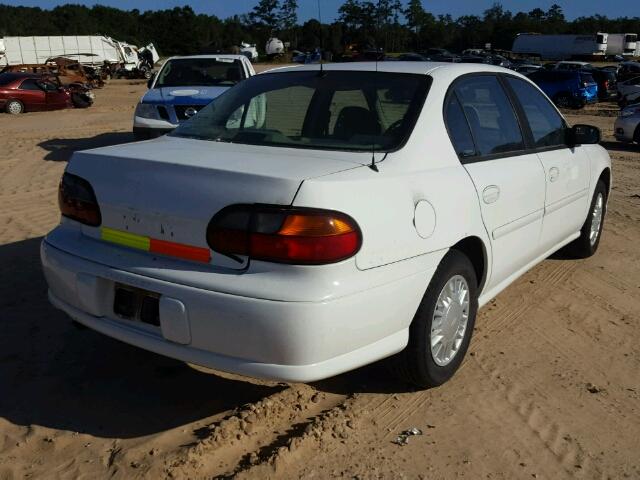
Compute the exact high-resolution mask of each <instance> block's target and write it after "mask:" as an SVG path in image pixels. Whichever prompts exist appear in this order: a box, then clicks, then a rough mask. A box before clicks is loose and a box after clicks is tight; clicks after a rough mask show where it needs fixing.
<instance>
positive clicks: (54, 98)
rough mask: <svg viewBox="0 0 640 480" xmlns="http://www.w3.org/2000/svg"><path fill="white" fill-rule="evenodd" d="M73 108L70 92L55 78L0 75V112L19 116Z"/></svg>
mask: <svg viewBox="0 0 640 480" xmlns="http://www.w3.org/2000/svg"><path fill="white" fill-rule="evenodd" d="M70 107H73V103H72V101H71V92H70V91H69V90H68V89H66V88H64V87H63V86H62V85H61V84H60V82H59V81H58V79H57V78H56V77H55V76H48V75H37V74H33V73H2V74H0V111H1V110H3V109H4V111H5V112H7V113H12V114H16V115H17V114H19V113H23V112H35V111H39V110H59V109H62V108H70Z"/></svg>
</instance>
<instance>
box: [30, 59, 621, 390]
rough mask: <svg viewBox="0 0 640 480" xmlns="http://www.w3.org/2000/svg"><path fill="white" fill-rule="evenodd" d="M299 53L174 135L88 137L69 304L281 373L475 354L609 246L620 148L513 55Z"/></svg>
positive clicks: (72, 199) (232, 367) (58, 289)
mask: <svg viewBox="0 0 640 480" xmlns="http://www.w3.org/2000/svg"><path fill="white" fill-rule="evenodd" d="M323 68H324V69H323V70H320V69H319V66H317V65H314V66H311V65H310V66H303V67H292V68H284V69H279V70H276V71H272V72H268V73H264V74H260V75H257V76H255V77H252V78H250V79H248V80H247V81H245V82H242V83H240V84H238V85H237V86H235V87H233V88H231V89H230V90H228V91H227V92H225V93H224V94H222V95H221V96H220V97H219V98H218V99H217V100H215V101H214V102H213V103H212V104H211V105H209V106H208V107H206V108H204V109H203V110H202V111H201V112H200V113H199V114H198V115H197V116H195V117H193V118H192V119H191V120H189V121H188V122H185V123H184V124H182V125H180V127H178V129H177V130H175V131H174V132H173V133H171V134H169V135H168V136H165V137H162V138H158V139H155V140H151V141H146V142H140V143H133V144H128V145H121V146H114V147H107V148H100V149H95V150H89V151H85V152H78V153H76V154H75V155H74V156H73V158H72V160H71V161H70V163H69V165H68V166H67V169H66V172H65V174H64V176H63V178H62V181H61V184H60V192H59V199H60V208H61V211H62V221H61V224H60V225H59V226H58V227H57V228H55V229H54V230H53V231H52V232H51V233H49V234H48V235H47V237H46V238H45V240H44V241H43V242H42V248H41V256H42V263H43V266H44V272H45V275H46V278H47V281H48V284H49V298H50V300H51V302H52V303H53V305H55V306H56V307H58V308H60V309H62V310H64V311H65V312H67V313H68V314H69V315H70V316H71V317H72V318H73V319H75V320H76V321H77V322H80V323H82V324H84V325H86V326H88V327H90V328H93V329H95V330H97V331H99V332H101V333H103V334H105V335H109V336H111V337H114V338H117V339H119V340H122V341H124V342H127V343H130V344H132V345H136V346H138V347H141V348H144V349H147V350H151V351H153V352H157V353H160V354H163V355H167V356H169V357H174V358H177V359H180V360H183V361H186V362H191V363H194V364H200V365H204V366H208V367H212V368H216V369H220V370H224V371H229V372H235V373H239V374H243V375H248V376H254V377H264V378H272V379H281V380H287V381H304V382H306V381H313V380H318V379H322V378H326V377H330V376H333V375H336V374H339V373H341V372H345V371H348V370H351V369H354V368H357V367H359V366H362V365H365V364H368V363H371V362H374V361H376V360H379V359H382V358H385V357H390V356H394V358H393V359H391V360H390V364H391V365H394V366H395V369H396V370H397V372H398V373H399V374H401V375H402V376H403V378H405V379H407V380H409V381H411V382H413V383H415V384H417V385H420V386H434V385H439V384H442V383H443V382H445V381H446V380H448V379H449V378H450V377H451V376H452V375H453V374H454V373H455V371H456V370H457V368H458V367H459V366H460V364H461V362H462V360H463V357H464V355H465V352H466V350H467V348H468V346H469V342H470V340H471V334H472V332H473V326H474V321H475V318H476V313H477V310H478V308H479V307H481V306H482V305H483V304H485V303H487V302H488V301H489V300H490V299H492V298H493V297H495V296H496V295H497V294H498V293H499V292H500V291H502V290H503V289H504V288H506V287H507V286H508V285H509V284H510V283H512V282H513V281H514V280H515V279H517V278H518V277H519V276H520V275H522V274H523V273H524V272H526V271H527V270H528V269H530V268H531V267H533V266H534V265H536V264H537V263H538V262H540V261H542V260H544V259H545V258H546V257H548V256H549V255H550V254H552V253H553V252H555V251H557V250H559V249H561V248H563V247H565V248H564V251H565V252H566V253H567V255H570V256H572V257H588V256H590V255H592V254H593V253H594V252H595V251H596V249H597V248H598V244H599V241H600V236H601V232H602V225H603V221H604V216H605V211H606V205H607V198H608V195H609V192H610V188H611V163H610V159H609V156H608V154H607V152H606V151H605V150H604V149H603V148H602V147H601V146H599V145H598V141H599V138H600V133H599V131H598V129H597V128H595V127H590V126H586V125H575V126H573V127H568V126H567V124H566V122H565V120H564V119H563V117H562V115H561V114H560V113H559V112H558V110H557V109H556V107H555V106H554V105H553V103H551V102H550V101H549V99H548V98H547V97H546V96H545V95H544V94H543V93H542V92H541V91H540V90H539V89H538V87H536V85H535V84H533V83H532V82H530V81H529V80H527V78H526V77H524V76H522V75H520V74H517V73H514V72H512V71H509V70H506V69H503V68H500V67H492V66H488V65H484V64H438V63H427V62H406V63H404V62H381V63H379V64H377V65H376V64H374V63H350V64H336V65H325V66H324V67H323Z"/></svg>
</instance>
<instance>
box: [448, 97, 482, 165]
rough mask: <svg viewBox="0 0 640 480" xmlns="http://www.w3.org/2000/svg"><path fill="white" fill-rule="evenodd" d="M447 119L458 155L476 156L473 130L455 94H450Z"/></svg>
mask: <svg viewBox="0 0 640 480" xmlns="http://www.w3.org/2000/svg"><path fill="white" fill-rule="evenodd" d="M445 119H446V124H447V130H448V131H449V137H450V138H451V143H452V144H453V148H454V149H455V151H456V153H457V154H458V156H459V157H460V158H468V157H472V156H474V155H475V153H476V147H475V145H474V143H473V137H472V136H471V130H469V124H468V123H467V119H466V118H465V116H464V112H463V111H462V106H461V105H460V102H459V101H458V98H457V97H456V96H455V94H454V95H450V96H449V100H448V101H447V107H446V109H445Z"/></svg>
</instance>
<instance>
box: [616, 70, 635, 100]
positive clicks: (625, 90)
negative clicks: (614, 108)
mask: <svg viewBox="0 0 640 480" xmlns="http://www.w3.org/2000/svg"><path fill="white" fill-rule="evenodd" d="M617 89H618V100H619V103H620V105H621V106H626V105H628V104H630V103H633V102H634V101H636V100H637V99H639V98H640V76H638V77H634V78H630V79H629V80H625V81H623V82H618V84H617Z"/></svg>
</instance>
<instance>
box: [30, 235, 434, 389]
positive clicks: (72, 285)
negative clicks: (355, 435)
mask: <svg viewBox="0 0 640 480" xmlns="http://www.w3.org/2000/svg"><path fill="white" fill-rule="evenodd" d="M41 258H42V264H43V270H44V273H45V276H46V278H47V282H48V284H49V299H50V301H51V303H52V304H53V305H54V306H55V307H57V308H59V309H61V310H63V311H65V312H66V313H67V314H68V315H69V316H71V317H72V318H73V319H75V320H77V321H78V322H80V323H82V324H84V325H86V326H88V327H90V328H92V329H94V330H96V331H98V332H101V333H103V334H105V335H108V336H110V337H113V338H116V339H118V340H121V341H123V342H126V343H129V344H131V345H135V346H138V347H140V348H143V349H146V350H150V351H153V352H155V353H158V354H161V355H165V356H168V357H172V358H176V359H179V360H183V361H186V362H190V363H194V364H198V365H202V366H206V367H210V368H214V369H219V370H223V371H227V372H233V373H238V374H241V375H247V376H251V377H259V378H269V379H276V380H285V381H302V382H308V381H315V380H319V379H322V378H327V377H330V376H333V375H337V374H339V373H342V372H345V371H348V370H352V369H354V368H357V367H360V366H362V365H366V364H368V363H371V362H374V361H376V360H379V359H381V358H384V357H387V356H389V355H392V354H394V353H396V352H399V351H400V350H402V349H403V348H404V347H405V346H406V344H407V340H408V327H409V325H410V323H411V320H412V318H413V315H414V314H415V311H416V309H417V306H418V303H419V301H420V298H421V296H422V294H423V293H424V288H426V285H425V283H424V282H425V280H426V282H428V279H429V278H430V276H431V275H432V274H433V271H432V270H430V271H428V272H419V273H417V274H414V275H410V276H407V277H404V278H401V279H399V280H395V281H394V282H392V283H387V284H384V285H381V286H377V287H372V288H371V289H369V290H365V291H361V292H357V293H354V294H351V295H348V296H343V297H339V298H335V299H332V300H330V301H319V302H287V301H276V300H266V299H263V298H259V297H258V294H256V296H254V297H246V296H239V295H232V294H227V293H220V292H214V291H209V290H204V289H199V288H194V287H190V286H185V285H179V284H175V283H171V282H167V281H163V280H158V279H154V278H149V277H145V276H142V275H138V274H133V273H129V272H125V271H122V270H117V269H113V268H111V267H108V266H105V265H102V264H98V263H94V262H91V261H88V260H85V259H82V258H80V257H76V256H75V255H71V254H69V253H66V252H63V251H62V250H59V249H58V248H56V247H53V246H52V245H50V244H48V243H47V241H46V240H45V241H43V243H42V246H41ZM116 283H119V284H124V285H128V286H133V287H138V288H143V289H145V290H149V291H152V292H155V293H158V294H160V295H161V301H160V305H161V307H160V323H161V326H160V327H153V326H151V325H147V324H143V323H140V322H136V321H130V320H124V319H121V318H119V317H118V316H117V315H116V314H115V313H113V308H112V307H113V298H114V288H115V285H116ZM163 299H167V302H169V303H173V304H174V305H175V304H176V302H178V304H179V305H182V306H183V307H184V312H183V313H179V314H176V311H175V309H173V310H166V309H165V310H163V308H164V307H163V306H162V305H163Z"/></svg>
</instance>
